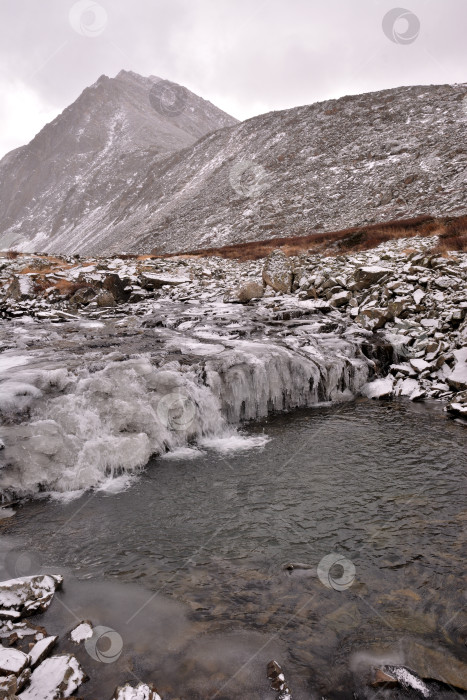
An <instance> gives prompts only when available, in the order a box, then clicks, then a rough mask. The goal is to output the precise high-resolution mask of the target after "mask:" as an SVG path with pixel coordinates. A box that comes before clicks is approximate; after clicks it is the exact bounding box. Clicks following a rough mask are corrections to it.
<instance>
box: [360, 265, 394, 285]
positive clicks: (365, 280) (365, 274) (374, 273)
mask: <svg viewBox="0 0 467 700" xmlns="http://www.w3.org/2000/svg"><path fill="white" fill-rule="evenodd" d="M389 272H390V270H388V269H387V268H385V267H379V266H378V265H370V266H368V267H360V268H358V269H357V271H356V273H355V288H356V289H357V290H358V291H361V290H362V289H367V288H368V287H371V286H372V285H373V284H376V283H377V282H380V281H381V280H382V279H383V278H384V277H386V275H387V274H388V273H389Z"/></svg>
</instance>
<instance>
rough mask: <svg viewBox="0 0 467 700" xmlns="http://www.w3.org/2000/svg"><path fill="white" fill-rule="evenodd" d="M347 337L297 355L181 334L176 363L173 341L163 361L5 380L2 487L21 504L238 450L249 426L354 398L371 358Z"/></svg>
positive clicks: (80, 365)
mask: <svg viewBox="0 0 467 700" xmlns="http://www.w3.org/2000/svg"><path fill="white" fill-rule="evenodd" d="M338 341H339V342H337V343H336V342H335V341H334V342H330V340H329V339H327V344H326V343H325V341H324V340H323V341H321V344H318V341H316V343H314V344H313V345H307V346H304V347H296V348H291V347H287V344H286V343H278V342H276V343H275V342H254V341H242V340H235V341H229V342H225V343H224V344H222V345H220V344H218V345H212V344H210V345H209V344H203V343H201V342H199V341H193V339H187V338H186V337H179V342H178V357H177V355H176V354H175V351H176V350H177V348H176V347H175V346H174V341H172V344H171V345H170V351H171V356H170V358H166V359H165V361H164V362H165V363H164V362H162V363H161V360H160V356H159V357H158V358H157V359H155V358H154V357H153V356H151V354H150V353H143V354H141V355H140V356H136V357H135V356H133V357H132V358H130V359H123V360H120V361H117V360H116V359H113V358H112V356H109V357H108V359H107V361H105V360H103V361H102V362H100V364H99V365H98V368H96V366H94V367H90V366H89V365H87V364H86V362H85V361H84V360H83V358H79V357H78V356H77V355H74V356H72V357H71V358H69V359H68V360H67V362H66V367H64V366H60V367H52V368H50V365H49V366H46V367H44V366H39V367H38V368H32V367H31V366H28V365H24V364H22V365H19V366H17V367H13V368H12V369H10V372H11V376H10V377H9V378H8V379H7V380H6V381H3V383H2V384H1V388H2V392H1V394H0V411H3V415H4V417H6V421H5V425H4V426H3V428H2V437H3V440H4V442H5V445H6V447H5V449H3V450H2V451H1V452H0V457H1V459H2V463H3V469H2V471H1V475H0V489H1V491H2V493H3V494H4V496H6V498H7V499H11V498H12V497H21V496H25V495H31V494H37V493H39V492H44V491H45V492H72V491H79V490H82V489H86V488H92V487H96V486H99V485H100V484H102V483H103V482H104V481H105V480H108V479H109V477H110V478H116V477H122V476H125V475H126V476H129V475H134V474H137V473H138V471H139V470H140V469H141V468H143V467H144V466H145V465H146V464H147V462H148V460H149V458H150V457H151V456H152V455H161V454H164V453H166V452H168V451H177V450H180V449H181V448H185V447H187V446H189V445H190V444H193V443H198V444H199V443H201V444H202V443H203V441H204V445H215V444H216V441H219V439H221V440H222V439H225V438H227V437H228V438H229V439H230V441H231V444H236V443H238V440H233V441H232V437H233V433H234V432H235V426H237V425H238V424H239V423H241V422H242V421H245V420H254V419H260V418H264V417H266V416H267V415H268V414H270V413H272V412H278V411H288V410H292V409H294V408H298V407H308V406H312V405H315V404H317V403H320V402H328V401H341V400H346V399H349V398H351V397H352V396H353V395H355V393H356V392H358V390H359V388H360V387H361V386H362V385H363V384H364V383H365V381H366V380H367V376H368V363H367V361H366V360H365V359H364V358H363V357H361V356H359V350H358V346H357V345H356V344H352V343H351V342H348V341H343V340H342V339H338ZM323 343H324V345H323ZM174 356H175V357H177V359H176V360H174V359H173V357H174ZM178 358H180V359H178ZM43 364H44V363H42V365H43Z"/></svg>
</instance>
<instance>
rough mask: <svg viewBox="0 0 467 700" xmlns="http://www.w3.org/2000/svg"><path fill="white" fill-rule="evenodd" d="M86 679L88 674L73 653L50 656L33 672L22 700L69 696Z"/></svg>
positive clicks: (51, 699) (41, 699)
mask: <svg viewBox="0 0 467 700" xmlns="http://www.w3.org/2000/svg"><path fill="white" fill-rule="evenodd" d="M85 680H86V674H85V673H84V671H83V670H82V668H81V666H80V664H79V662H78V661H77V659H76V658H75V657H74V656H73V655H72V654H61V655H58V656H50V657H49V658H48V659H45V661H43V662H42V663H41V664H40V665H39V666H38V667H37V668H36V669H35V671H33V672H32V674H31V679H30V682H29V685H28V687H27V688H26V689H25V690H23V691H22V692H21V693H20V695H19V698H20V700H58V698H68V697H70V695H72V694H73V693H74V692H75V690H76V689H77V688H79V686H80V685H81V683H83V682H84V681H85Z"/></svg>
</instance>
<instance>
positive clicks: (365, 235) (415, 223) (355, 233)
mask: <svg viewBox="0 0 467 700" xmlns="http://www.w3.org/2000/svg"><path fill="white" fill-rule="evenodd" d="M434 235H439V236H440V241H439V244H438V246H437V249H436V252H440V253H442V252H443V251H449V250H460V251H466V250H467V216H460V217H445V218H435V217H433V216H418V217H416V218H413V219H398V220H396V221H388V222H386V223H382V224H371V225H369V226H355V227H353V228H348V229H344V230H342V231H332V232H328V233H312V234H308V235H304V236H295V237H291V238H286V237H283V238H270V239H268V240H263V241H252V242H251V243H240V244H237V245H229V246H224V247H221V248H206V249H203V250H193V251H184V252H183V255H187V256H195V257H210V256H214V255H217V256H220V257H222V258H231V259H236V260H257V259H258V258H264V257H266V256H267V255H268V254H269V253H270V252H271V251H272V250H275V249H277V248H280V249H281V250H282V251H283V252H284V253H285V254H286V255H289V256H290V255H301V254H304V253H311V254H322V255H342V254H345V253H354V252H358V251H362V250H369V249H371V248H376V247H377V246H378V245H380V243H385V242H386V241H389V240H393V239H398V238H413V237H414V236H423V237H427V236H434ZM438 249H439V250H438ZM174 255H176V254H175V253H174V254H171V255H161V256H159V257H161V258H165V257H173V256H174Z"/></svg>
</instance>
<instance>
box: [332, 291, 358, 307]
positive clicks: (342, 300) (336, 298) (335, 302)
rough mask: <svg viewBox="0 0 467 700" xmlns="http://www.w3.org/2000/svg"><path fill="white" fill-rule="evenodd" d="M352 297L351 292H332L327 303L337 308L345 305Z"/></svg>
mask: <svg viewBox="0 0 467 700" xmlns="http://www.w3.org/2000/svg"><path fill="white" fill-rule="evenodd" d="M351 298H352V292H348V291H344V292H338V293H337V294H334V295H333V296H332V297H331V298H330V299H329V303H330V304H331V306H335V307H337V308H339V307H340V306H346V305H347V304H348V303H349V301H350V300H351Z"/></svg>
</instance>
